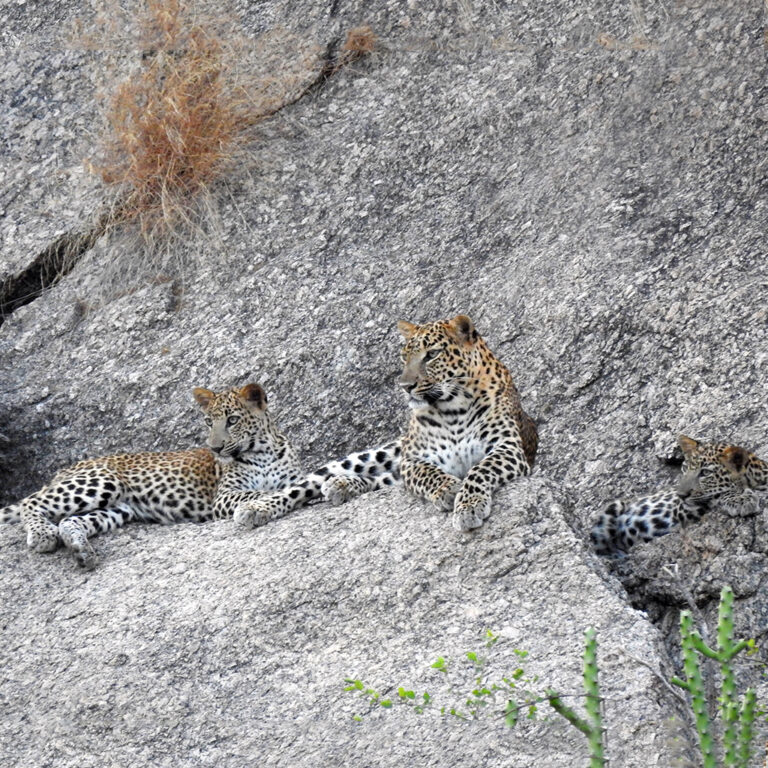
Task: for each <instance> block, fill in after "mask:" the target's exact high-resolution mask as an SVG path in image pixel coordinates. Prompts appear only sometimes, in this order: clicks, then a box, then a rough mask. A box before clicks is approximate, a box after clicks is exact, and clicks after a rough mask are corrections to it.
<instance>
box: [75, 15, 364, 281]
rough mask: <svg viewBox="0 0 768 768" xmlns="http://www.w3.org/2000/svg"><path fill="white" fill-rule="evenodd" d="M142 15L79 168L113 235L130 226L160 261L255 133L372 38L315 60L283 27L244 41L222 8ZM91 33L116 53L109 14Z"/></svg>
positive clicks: (355, 36)
mask: <svg viewBox="0 0 768 768" xmlns="http://www.w3.org/2000/svg"><path fill="white" fill-rule="evenodd" d="M142 7H143V9H144V10H143V11H142V12H141V13H140V14H139V15H138V17H136V18H135V19H132V20H131V23H130V25H129V28H133V29H134V32H135V40H134V44H133V46H131V47H135V48H137V49H138V51H140V52H141V60H140V64H139V66H138V69H136V70H135V71H134V72H133V74H131V75H130V76H128V77H127V79H125V80H123V81H122V82H120V83H119V84H118V85H117V86H116V87H114V89H113V90H112V92H111V95H110V96H109V98H108V101H107V109H106V127H107V130H106V135H105V138H104V140H103V142H102V146H101V149H100V151H99V152H98V155H97V156H96V157H95V158H93V159H92V160H91V161H89V163H88V165H89V167H90V169H91V170H92V171H94V172H95V173H97V174H98V175H99V176H100V178H101V180H102V181H103V182H104V184H105V185H106V186H107V188H108V189H110V190H112V192H113V199H114V203H113V206H112V212H111V217H110V226H109V228H110V231H114V230H115V229H117V228H120V230H121V231H126V230H131V231H132V230H133V229H134V228H135V230H136V231H137V232H138V233H139V234H140V235H141V242H142V245H143V246H144V247H143V249H142V250H143V251H144V252H145V253H157V252H158V250H159V249H162V248H167V246H168V243H169V242H172V241H173V239H174V238H175V237H176V236H177V235H184V236H186V235H188V234H189V232H190V231H196V232H201V231H204V230H205V229H206V226H205V219H206V217H208V218H210V216H211V212H212V211H214V210H215V207H216V206H215V201H214V197H213V194H212V192H213V190H214V188H215V187H216V186H217V185H218V184H221V183H222V182H223V183H225V184H226V181H227V177H228V176H230V175H231V173H232V172H233V170H235V169H236V168H237V169H239V168H241V167H244V166H246V165H248V159H249V158H248V153H247V151H246V148H247V147H248V146H249V145H251V144H252V143H253V141H254V133H253V130H252V129H253V127H254V126H256V125H257V124H258V123H260V122H261V121H262V120H264V119H266V118H268V117H270V116H271V115H274V114H275V113H276V112H278V111H279V110H280V109H282V108H283V107H284V106H286V105H288V104H291V103H294V102H295V101H297V100H298V99H299V98H301V97H302V96H303V95H305V94H306V93H309V92H310V91H311V90H312V89H313V88H315V87H317V86H318V84H319V83H322V82H324V80H325V79H327V78H328V77H329V76H330V75H332V74H334V73H335V72H337V71H338V70H339V69H340V68H341V67H343V66H344V65H346V64H348V63H351V62H352V61H356V60H358V59H359V58H361V57H362V56H365V55H366V54H368V53H369V52H370V51H372V50H373V48H374V45H375V42H376V37H375V35H374V34H373V31H372V30H371V29H370V27H358V28H356V29H352V30H350V32H349V33H348V35H347V39H346V42H345V43H344V45H343V46H342V47H341V48H340V49H338V50H336V51H335V52H333V53H332V54H331V53H330V48H329V49H328V50H327V51H326V52H325V54H323V49H322V48H320V47H319V46H317V45H315V44H311V43H308V42H307V41H306V40H298V39H296V38H295V37H292V36H290V35H288V34H287V33H285V32H284V31H283V30H274V31H273V32H272V33H268V34H267V35H265V36H264V37H263V38H261V39H259V40H256V41H249V42H247V43H246V42H244V41H243V39H242V36H240V35H238V34H237V32H236V30H234V28H233V25H232V23H231V22H228V21H226V18H227V15H226V14H225V13H224V12H221V13H220V14H219V16H220V18H216V19H213V20H211V19H203V18H201V17H200V16H197V15H195V12H194V11H193V10H192V9H191V8H190V7H189V6H187V5H186V4H185V2H184V0H146V2H144V3H143V4H142ZM97 27H98V29H97V34H96V35H94V34H93V33H91V34H85V33H84V32H82V30H81V32H80V41H81V44H84V45H86V46H87V47H88V48H100V49H102V50H103V49H107V50H110V49H111V50H112V51H114V52H117V53H122V54H123V55H124V53H125V47H126V35H125V32H124V31H122V30H121V31H120V32H119V33H117V34H115V29H116V27H119V25H118V24H116V23H115V16H114V14H110V13H105V14H103V15H102V16H101V17H100V20H99V19H97ZM124 28H125V27H123V29H124ZM99 33H101V39H100V36H99ZM115 41H116V42H115ZM225 41H226V42H225ZM286 43H289V44H288V45H286ZM129 45H130V43H129ZM285 48H287V49H288V50H283V49H285ZM121 49H122V50H121ZM329 57H330V58H329ZM162 267H163V268H168V265H167V263H163V264H162Z"/></svg>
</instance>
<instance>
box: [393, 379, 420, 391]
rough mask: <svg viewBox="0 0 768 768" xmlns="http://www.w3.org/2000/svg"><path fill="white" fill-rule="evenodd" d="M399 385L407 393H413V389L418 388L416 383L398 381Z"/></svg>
mask: <svg viewBox="0 0 768 768" xmlns="http://www.w3.org/2000/svg"><path fill="white" fill-rule="evenodd" d="M397 383H398V384H399V385H400V386H401V387H402V388H403V389H404V390H405V391H406V392H411V391H412V390H413V388H414V387H415V386H416V382H415V381H405V380H403V379H398V380H397Z"/></svg>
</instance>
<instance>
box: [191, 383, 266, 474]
mask: <svg viewBox="0 0 768 768" xmlns="http://www.w3.org/2000/svg"><path fill="white" fill-rule="evenodd" d="M193 394H194V397H195V400H197V403H198V405H199V406H200V407H201V408H202V409H203V414H204V418H205V423H206V425H207V427H208V439H207V440H206V444H207V445H208V447H209V448H210V449H211V450H212V451H213V452H214V453H215V454H216V455H217V456H218V457H219V458H220V459H222V460H223V461H231V460H232V459H236V458H237V457H238V456H240V455H241V454H243V453H258V452H259V451H260V450H262V449H264V448H266V447H267V446H268V445H269V444H270V440H269V438H270V436H271V432H272V425H271V422H270V417H269V413H268V411H267V395H266V393H265V392H264V390H263V389H262V387H260V386H259V385H258V384H246V385H245V386H244V387H241V388H239V389H238V388H235V389H228V390H226V391H225V392H212V391H211V390H210V389H203V388H202V387H197V388H196V389H195V390H194V392H193Z"/></svg>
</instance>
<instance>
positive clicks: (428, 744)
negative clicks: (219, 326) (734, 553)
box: [0, 477, 688, 768]
mask: <svg viewBox="0 0 768 768" xmlns="http://www.w3.org/2000/svg"><path fill="white" fill-rule="evenodd" d="M572 511H573V510H572V508H571V503H570V501H569V499H568V498H567V497H566V496H564V494H563V493H562V492H561V491H560V489H559V488H558V487H557V486H556V485H555V484H553V483H552V482H550V481H547V480H544V479H541V478H538V477H534V478H530V479H526V480H522V481H519V482H517V483H515V484H513V485H512V486H510V487H508V488H505V489H503V490H502V491H501V492H500V493H499V494H498V495H497V498H496V501H495V504H494V511H493V514H492V515H491V518H490V519H489V521H488V522H487V523H486V524H485V525H484V526H483V528H482V529H480V530H479V531H477V532H475V533H472V534H466V535H464V534H457V533H456V532H455V531H453V530H452V529H451V528H450V525H449V521H448V519H447V518H446V517H445V516H443V515H442V514H437V513H433V512H432V511H431V509H430V508H429V507H428V506H427V505H425V504H423V503H422V502H420V501H417V500H415V499H412V498H411V497H409V496H406V495H405V494H404V492H403V491H402V489H400V488H394V489H391V490H389V491H387V492H382V493H379V494H373V495H369V496H366V497H363V498H361V499H358V500H356V501H355V502H352V503H349V504H347V505H345V506H342V507H338V508H331V507H329V506H327V505H322V506H317V507H314V508H310V509H307V510H303V511H301V512H298V513H296V514H294V515H291V516H289V517H287V518H285V519H283V520H280V521H278V522H276V523H273V524H271V525H269V526H266V527H265V528H261V529H258V530H255V531H253V532H248V533H242V532H240V531H238V530H237V529H236V528H235V527H234V526H233V525H232V524H231V523H226V522H225V523H219V524H209V525H201V526H194V525H181V526H177V527H174V528H160V527H152V526H138V525H135V526H129V527H128V528H126V529H123V530H122V531H120V532H118V533H117V534H114V535H112V536H105V537H103V538H101V539H99V540H98V541H97V549H98V550H99V552H100V553H101V555H102V557H103V560H102V562H101V564H100V565H99V567H98V568H97V569H96V570H95V571H93V572H91V573H87V574H85V573H83V572H79V571H78V570H77V569H76V567H75V566H74V564H73V563H72V562H71V561H69V560H68V559H67V558H66V556H65V555H64V553H62V552H59V553H56V554H53V555H50V556H39V555H34V554H32V553H30V552H28V551H27V550H26V548H25V545H24V543H23V541H22V537H21V535H20V534H21V532H20V529H18V528H11V527H4V528H3V529H1V530H0V546H1V547H2V550H3V554H2V559H3V562H4V578H3V579H2V581H0V599H1V600H2V604H3V606H4V608H3V613H2V627H3V640H2V649H3V650H2V653H3V660H2V668H3V678H4V681H3V682H2V683H1V684H0V708H1V709H2V711H3V712H4V713H5V714H4V716H3V718H2V719H1V720H0V763H2V764H3V765H5V766H15V765H18V766H21V765H39V766H55V767H56V768H58V767H59V766H70V765H72V766H74V765H77V766H79V768H88V767H89V766H99V767H100V768H103V767H104V766H118V765H119V766H125V765H153V766H174V768H175V767H176V766H179V765H185V766H187V765H189V766H241V765H251V764H253V763H254V762H255V761H258V763H259V764H260V765H265V766H302V765H304V766H318V765H323V764H327V765H334V766H402V765H419V766H447V765H473V766H479V765H505V766H520V768H522V766H531V765H535V766H537V767H539V768H542V767H545V766H553V768H554V767H555V766H558V767H559V766H564V765H581V764H585V763H586V759H587V757H586V744H585V741H584V739H583V737H582V736H581V734H579V733H577V732H576V731H575V730H574V729H573V728H571V727H570V726H568V725H566V724H565V723H564V721H561V720H560V719H559V718H558V717H556V716H553V717H552V718H551V722H542V721H539V722H537V723H527V722H524V723H523V724H521V725H520V726H519V727H518V729H517V730H515V731H509V730H507V729H506V728H505V727H504V726H503V724H502V720H501V719H500V718H491V717H488V718H484V719H483V720H482V722H474V723H473V722H462V721H458V720H455V719H453V718H447V719H446V718H441V717H440V716H439V715H438V714H437V713H436V712H428V713H427V714H425V715H423V716H421V717H419V716H417V715H415V714H413V713H412V712H409V711H406V710H405V708H401V707H394V708H393V709H392V710H390V711H385V710H382V709H378V710H375V711H372V712H370V713H367V706H366V705H365V703H364V702H363V701H362V700H360V699H356V698H355V697H354V696H352V695H351V694H348V693H344V692H343V691H342V688H343V681H344V678H345V677H347V676H350V675H352V676H355V677H359V678H361V679H364V680H366V681H367V682H370V683H371V684H372V685H374V686H375V687H377V688H378V689H379V690H381V691H382V692H383V693H386V694H387V695H391V696H394V697H395V698H396V693H395V691H394V690H393V688H392V687H393V686H395V687H396V686H397V685H406V686H409V687H413V688H414V689H416V690H418V691H423V690H428V691H430V692H431V693H432V695H433V696H434V697H435V699H436V700H441V701H444V702H450V701H457V700H458V701H457V703H460V701H461V696H460V694H461V693H463V692H465V691H468V690H469V689H470V688H471V687H472V683H471V676H470V675H469V674H468V675H467V676H466V685H465V686H464V687H463V688H462V687H458V689H457V690H458V694H453V695H452V694H450V693H449V692H447V691H446V690H445V680H444V677H443V676H442V675H441V674H440V673H438V672H436V671H435V670H433V669H430V664H431V663H432V662H433V661H434V660H435V658H436V657H437V656H438V655H444V656H446V657H447V658H448V657H451V658H453V659H456V660H457V664H459V666H461V664H460V659H461V658H463V655H464V652H465V651H467V650H473V649H477V648H481V647H482V635H483V632H484V630H485V629H492V630H493V631H495V632H500V633H501V635H502V638H501V639H500V640H499V642H498V643H497V644H496V646H495V647H494V649H493V651H492V653H491V656H490V661H489V666H488V672H489V675H490V676H491V677H492V678H495V679H498V678H499V677H501V676H502V675H505V674H510V673H511V672H512V671H514V670H515V669H516V668H517V667H518V666H519V665H520V660H519V659H518V657H517V656H516V655H515V653H514V649H524V650H526V651H528V652H529V656H528V658H527V659H526V661H525V662H524V664H525V668H526V672H527V674H528V675H534V674H537V675H539V676H540V681H539V682H538V683H537V684H536V685H537V686H539V687H540V688H541V689H543V688H544V687H546V686H548V685H552V686H554V687H555V688H557V689H558V690H561V691H563V692H564V693H572V692H573V693H575V692H578V691H579V690H580V682H581V681H580V665H581V662H580V654H581V651H582V638H583V632H584V630H585V629H586V628H587V627H589V626H594V627H596V628H597V630H598V637H599V642H600V652H599V656H600V666H601V673H602V683H603V692H604V695H605V697H606V703H605V713H606V724H607V727H608V729H609V754H610V756H611V759H612V765H616V766H622V768H633V766H638V768H640V766H642V768H648V766H655V765H658V766H665V768H666V767H667V766H670V765H672V761H673V759H674V756H675V755H677V754H679V753H680V751H681V750H682V749H683V748H685V749H688V747H687V746H686V741H685V737H684V736H683V741H682V742H680V741H678V742H677V744H673V743H672V736H673V735H674V734H672V733H671V729H670V726H669V725H668V724H667V723H668V721H669V720H670V718H671V717H673V716H674V715H675V708H674V703H673V702H672V701H671V700H670V697H669V695H668V693H667V692H666V690H665V689H664V687H663V686H662V685H661V684H660V683H659V682H658V680H657V678H656V677H655V676H654V674H652V672H651V671H650V670H649V669H648V668H647V667H645V666H642V665H640V664H638V663H637V662H636V661H635V660H633V658H632V657H633V656H635V657H639V658H642V659H643V660H644V661H645V662H647V663H648V664H649V665H650V666H651V667H653V668H655V669H658V668H660V667H663V666H664V665H665V657H664V653H663V650H661V643H660V640H659V636H658V634H657V631H656V630H655V629H654V627H653V626H652V625H651V624H650V622H649V621H648V620H647V618H646V616H645V615H644V614H642V613H640V612H637V611H635V610H633V609H632V608H630V607H629V606H628V604H627V603H626V602H625V600H624V599H623V597H622V595H621V594H620V593H619V592H618V590H617V588H616V582H615V581H612V580H607V579H604V578H603V577H602V576H601V575H600V574H601V573H602V567H601V566H599V565H598V566H597V568H596V569H595V568H594V567H593V566H595V564H596V561H595V559H594V558H593V556H592V555H590V554H589V553H587V552H586V550H585V549H584V546H583V544H582V540H581V538H580V537H579V536H577V535H576V534H575V533H574V532H573V531H572V530H571V528H570V527H569V523H568V520H570V519H572V518H573V515H572ZM575 702H576V703H575V706H576V707H577V708H580V707H581V703H580V700H578V699H577V700H575ZM502 706H503V702H502ZM544 709H545V708H544V707H542V714H548V713H545V712H544ZM356 713H358V714H363V715H365V716H364V717H363V720H362V722H361V723H358V722H355V721H354V720H353V719H352V716H353V715H354V714H356ZM677 735H678V736H679V735H680V734H677Z"/></svg>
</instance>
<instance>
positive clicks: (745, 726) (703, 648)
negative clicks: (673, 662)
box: [672, 587, 756, 768]
mask: <svg viewBox="0 0 768 768" xmlns="http://www.w3.org/2000/svg"><path fill="white" fill-rule="evenodd" d="M680 637H681V640H682V651H683V669H684V671H685V677H686V679H685V680H680V679H679V678H677V677H673V678H672V682H673V683H674V684H675V685H679V686H680V687H681V688H683V689H684V690H686V691H687V692H688V693H689V695H690V697H691V706H692V709H693V714H694V718H695V721H696V730H697V732H698V734H699V745H700V746H701V753H702V757H703V759H704V768H718V760H717V754H716V748H715V738H714V736H713V730H714V729H713V724H712V722H711V721H710V717H709V711H708V707H707V697H706V693H705V686H704V680H703V678H702V675H701V668H700V665H699V657H698V655H697V652H698V653H700V654H701V655H702V656H704V657H706V658H708V659H714V660H715V661H717V662H718V663H719V664H720V674H721V676H722V683H721V692H722V695H721V696H720V699H719V701H720V715H721V718H722V721H723V739H722V753H723V763H722V764H721V765H722V766H724V768H748V765H749V758H750V755H751V752H752V748H751V745H752V738H753V736H754V733H753V730H752V726H753V724H754V722H755V702H756V694H755V691H754V689H753V688H747V690H746V692H745V694H744V697H743V698H742V700H741V703H740V704H739V701H738V700H737V694H736V676H735V674H734V670H733V666H732V664H731V662H732V661H733V659H734V658H735V657H736V656H737V655H738V654H739V653H741V652H742V651H743V650H745V649H749V651H750V652H754V650H755V641H754V640H740V641H739V642H737V643H734V641H733V590H732V589H731V588H730V587H723V589H722V591H721V593H720V610H719V611H718V622H717V650H713V649H712V648H710V647H709V646H708V645H707V644H706V643H705V642H704V641H703V640H702V638H701V635H700V634H699V633H698V632H697V631H696V630H695V629H694V628H693V619H692V617H691V614H690V611H682V612H681V614H680Z"/></svg>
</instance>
